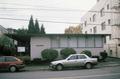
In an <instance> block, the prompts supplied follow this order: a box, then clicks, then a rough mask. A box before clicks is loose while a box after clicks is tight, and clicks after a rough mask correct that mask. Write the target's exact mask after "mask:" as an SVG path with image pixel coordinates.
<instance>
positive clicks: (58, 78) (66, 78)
mask: <svg viewBox="0 0 120 79" xmlns="http://www.w3.org/2000/svg"><path fill="white" fill-rule="evenodd" d="M113 75H120V73H114V74H103V75H88V76H74V77H56V78H48V79H77V78H89V77H101V76H113Z"/></svg>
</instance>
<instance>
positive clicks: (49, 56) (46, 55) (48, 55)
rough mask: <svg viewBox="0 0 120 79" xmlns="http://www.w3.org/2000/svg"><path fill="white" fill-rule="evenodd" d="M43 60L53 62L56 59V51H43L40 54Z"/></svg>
mask: <svg viewBox="0 0 120 79" xmlns="http://www.w3.org/2000/svg"><path fill="white" fill-rule="evenodd" d="M41 55H42V58H43V60H47V61H53V60H55V59H56V58H57V57H58V51H57V50H53V49H45V50H43V51H42V52H41Z"/></svg>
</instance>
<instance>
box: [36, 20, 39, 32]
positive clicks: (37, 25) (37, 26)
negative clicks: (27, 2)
mask: <svg viewBox="0 0 120 79" xmlns="http://www.w3.org/2000/svg"><path fill="white" fill-rule="evenodd" d="M35 33H40V28H39V23H38V20H37V19H36V20H35Z"/></svg>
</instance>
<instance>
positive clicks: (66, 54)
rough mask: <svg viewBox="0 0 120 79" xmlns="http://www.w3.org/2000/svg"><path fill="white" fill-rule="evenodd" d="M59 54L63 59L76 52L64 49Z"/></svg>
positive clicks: (71, 49)
mask: <svg viewBox="0 0 120 79" xmlns="http://www.w3.org/2000/svg"><path fill="white" fill-rule="evenodd" d="M60 54H61V56H62V58H63V59H65V58H66V57H68V56H69V55H70V54H76V51H75V50H74V49H73V48H65V49H62V50H61V51H60Z"/></svg>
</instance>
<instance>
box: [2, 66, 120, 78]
mask: <svg viewBox="0 0 120 79" xmlns="http://www.w3.org/2000/svg"><path fill="white" fill-rule="evenodd" d="M0 79H120V66H115V67H103V68H95V69H76V70H64V71H50V70H46V71H21V72H15V73H10V72H2V73H0Z"/></svg>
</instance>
